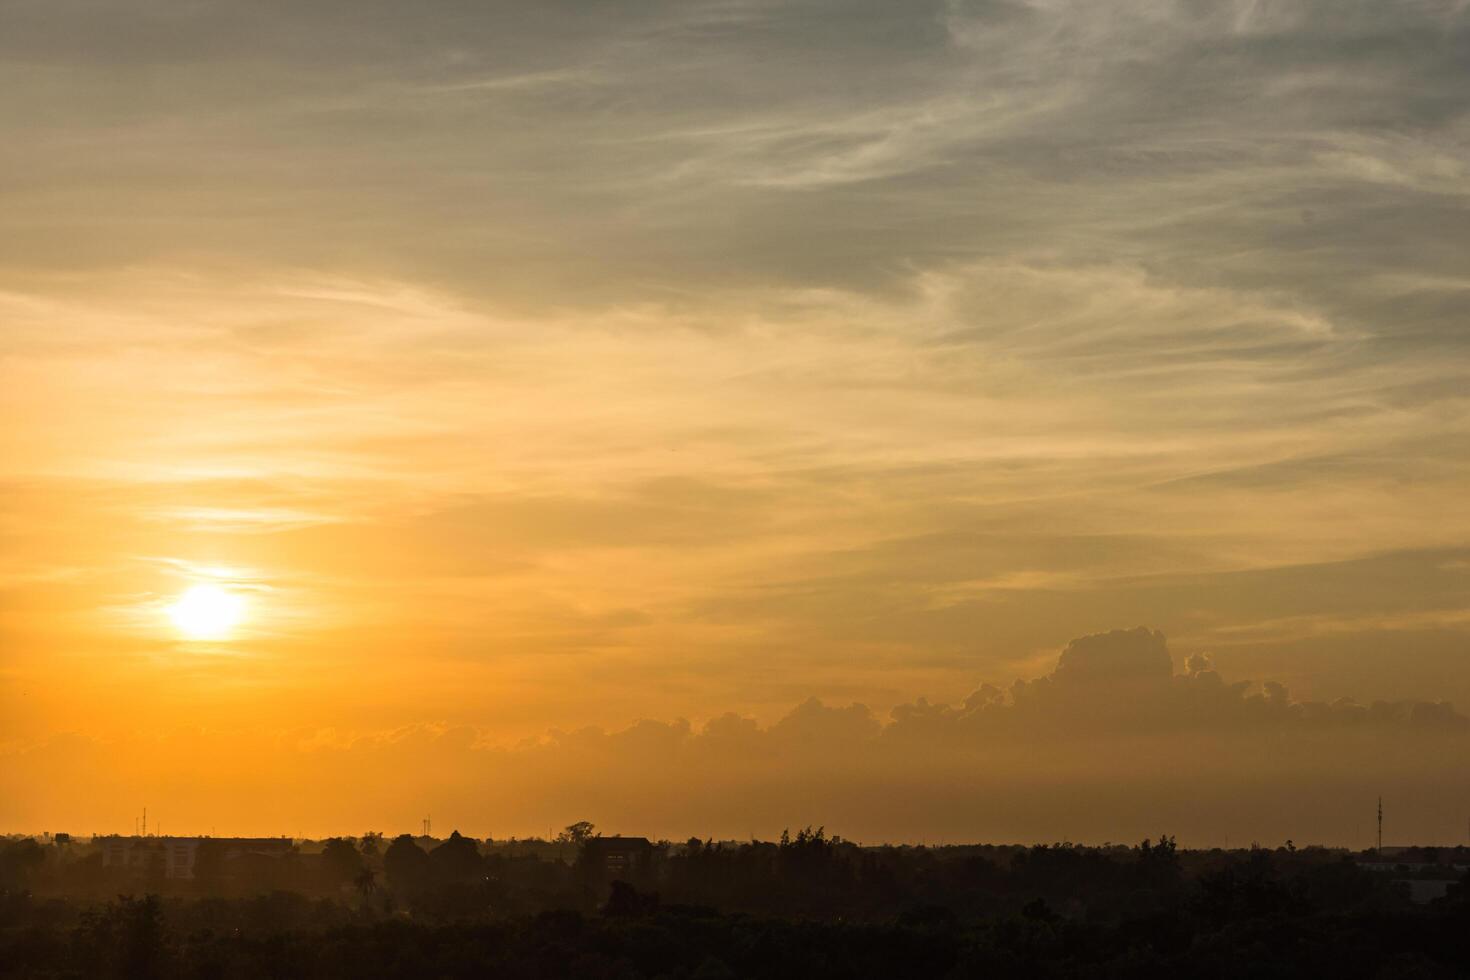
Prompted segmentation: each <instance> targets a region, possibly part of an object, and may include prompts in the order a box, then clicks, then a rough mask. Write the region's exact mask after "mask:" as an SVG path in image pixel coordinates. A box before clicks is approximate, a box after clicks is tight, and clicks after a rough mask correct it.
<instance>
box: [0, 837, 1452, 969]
mask: <svg viewBox="0 0 1470 980" xmlns="http://www.w3.org/2000/svg"><path fill="white" fill-rule="evenodd" d="M568 831H569V832H568V834H567V835H564V836H563V839H562V840H560V841H531V842H478V841H473V840H471V839H469V838H464V837H460V836H458V835H454V836H452V837H451V838H449V839H448V840H443V841H429V840H427V839H424V838H417V839H416V838H411V837H408V836H404V837H401V838H399V839H397V840H395V841H392V842H385V841H383V840H382V839H381V838H377V837H375V836H374V835H368V836H365V837H364V838H362V839H359V840H349V839H342V840H336V841H327V842H324V843H320V844H316V843H303V844H294V845H291V846H290V847H289V848H287V849H285V850H284V851H283V853H282V854H280V855H279V856H277V857H275V858H272V859H270V860H256V859H252V858H250V857H249V856H248V855H239V854H237V855H235V856H234V857H232V858H226V857H225V856H224V855H225V852H224V851H223V849H217V851H218V852H217V853H216V854H215V855H214V857H213V858H210V857H209V856H208V855H207V854H201V856H200V858H199V863H198V864H196V865H195V867H194V870H196V871H198V872H199V873H198V874H197V875H194V876H193V877H190V878H187V879H180V878H178V877H174V878H169V877H161V876H160V870H159V866H158V865H157V864H156V863H154V864H136V863H135V864H132V865H129V866H124V867H116V866H107V865H105V864H104V863H103V860H102V857H101V855H100V853H98V852H99V847H98V845H96V844H82V843H76V844H42V843H39V842H36V841H33V840H11V841H5V842H0V975H3V976H6V977H68V978H70V977H87V978H91V977H127V978H134V977H137V978H151V977H158V978H165V977H166V978H175V977H177V978H194V977H198V978H213V977H219V978H235V977H368V978H371V977H507V978H539V977H578V978H600V977H619V978H621V977H628V978H634V977H667V978H680V977H687V978H715V977H793V978H795V977H801V978H807V977H1011V976H1015V977H1110V976H1117V977H1125V976H1126V977H1148V976H1158V977H1166V976H1167V977H1220V978H1227V977H1228V978H1237V977H1295V976H1312V977H1316V976H1322V977H1364V978H1398V977H1456V976H1466V975H1470V887H1467V886H1466V885H1463V884H1455V885H1450V886H1448V887H1445V886H1444V885H1443V884H1442V882H1444V881H1445V880H1447V879H1449V878H1450V877H1451V876H1460V877H1463V869H1464V866H1465V865H1466V864H1467V863H1470V854H1467V853H1464V852H1462V851H1460V850H1458V849H1456V850H1443V851H1433V850H1429V849H1426V850H1423V851H1419V852H1405V853H1398V854H1395V855H1392V856H1387V855H1385V856H1378V855H1375V854H1373V853H1372V852H1369V853H1366V854H1353V853H1349V852H1346V851H1334V850H1326V849H1321V848H1303V849H1296V848H1294V847H1291V846H1286V847H1281V848H1276V849H1263V848H1252V849H1250V850H1237V851H1228V852H1227V851H1219V850H1215V851H1182V850H1179V849H1177V848H1176V847H1175V846H1174V843H1173V841H1172V840H1170V839H1168V838H1164V839H1161V840H1159V841H1157V842H1154V841H1146V842H1144V843H1143V844H1142V845H1140V846H1137V847H1103V848H1087V847H1078V846H1072V845H1067V844H1061V845H1052V846H1039V847H996V846H973V847H943V848H923V847H881V848H872V847H858V846H856V845H854V844H851V843H848V842H845V841H842V840H840V839H837V838H829V837H827V836H826V835H825V834H823V833H821V832H820V831H816V832H802V833H799V834H797V835H795V836H794V837H783V839H782V840H781V841H780V842H779V843H756V842H751V843H742V844H729V843H726V844H719V843H709V842H701V841H698V840H691V841H689V842H687V843H685V844H678V845H669V844H658V845H649V844H647V842H643V841H641V839H638V840H632V841H628V840H625V839H614V838H597V837H594V836H591V828H590V827H588V826H586V825H577V826H574V827H572V828H568ZM1416 880H1417V881H1418V882H1419V883H1420V884H1421V885H1422V884H1433V883H1435V882H1440V883H1441V884H1439V885H1438V886H1437V887H1434V888H1429V889H1425V888H1417V889H1415V885H1414V882H1415V881H1416ZM1428 892H1440V893H1442V894H1437V895H1433V896H1432V897H1426V893H1428ZM1416 899H1417V900H1416Z"/></svg>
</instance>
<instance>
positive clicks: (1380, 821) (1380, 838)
mask: <svg viewBox="0 0 1470 980" xmlns="http://www.w3.org/2000/svg"><path fill="white" fill-rule="evenodd" d="M1378 850H1380V851H1382V850H1383V797H1381V796H1380V797H1379V798H1378Z"/></svg>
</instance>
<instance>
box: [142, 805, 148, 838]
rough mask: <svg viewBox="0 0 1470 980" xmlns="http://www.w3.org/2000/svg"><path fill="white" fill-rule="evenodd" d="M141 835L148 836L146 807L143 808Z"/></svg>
mask: <svg viewBox="0 0 1470 980" xmlns="http://www.w3.org/2000/svg"><path fill="white" fill-rule="evenodd" d="M143 836H144V837H147V836H148V808H147V807H146V806H145V807H144V808H143Z"/></svg>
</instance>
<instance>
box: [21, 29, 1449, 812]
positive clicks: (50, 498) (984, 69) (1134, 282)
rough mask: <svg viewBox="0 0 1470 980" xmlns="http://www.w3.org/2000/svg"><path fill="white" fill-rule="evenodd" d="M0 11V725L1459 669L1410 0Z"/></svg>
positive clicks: (1440, 45)
mask: <svg viewBox="0 0 1470 980" xmlns="http://www.w3.org/2000/svg"><path fill="white" fill-rule="evenodd" d="M0 23H3V24H4V25H5V28H4V30H3V31H0V173H3V174H4V175H5V178H4V179H3V180H0V382H3V383H0V418H3V419H4V420H5V424H4V425H3V426H0V742H5V743H14V744H32V743H34V742H36V741H37V740H40V741H45V740H47V739H51V738H55V737H57V736H58V735H59V733H62V732H77V733H79V735H80V736H81V737H84V738H87V739H96V740H99V741H97V743H96V744H98V745H106V744H112V743H111V742H109V740H127V739H131V738H134V737H135V733H137V732H139V731H149V730H159V729H160V728H169V729H171V730H172V729H175V728H192V727H199V726H203V727H206V728H211V727H218V728H220V729H221V730H232V731H240V730H246V729H249V728H250V727H251V726H258V727H259V728H260V730H262V731H279V730H285V729H288V728H295V727H299V725H300V723H301V721H302V720H303V719H305V720H309V722H310V725H311V726H312V727H313V728H322V729H336V730H341V731H381V730H392V729H397V728H403V727H407V728H411V727H413V726H422V725H431V724H440V723H443V724H448V725H450V726H452V727H454V728H455V729H456V730H457V729H459V728H465V729H467V730H473V731H476V732H483V733H487V737H491V738H492V739H494V740H502V739H514V738H518V737H523V736H531V735H534V734H536V733H540V732H543V731H545V730H546V729H547V728H549V727H553V726H555V727H560V728H563V729H566V730H574V729H580V728H581V727H583V726H585V725H601V726H603V727H605V728H613V727H616V726H618V725H622V724H626V721H627V719H629V718H635V717H648V718H668V717H673V716H675V715H677V714H681V713H687V714H690V715H691V716H693V717H714V716H717V715H718V714H719V713H721V712H723V711H726V710H734V711H736V712H737V714H738V715H739V716H740V717H743V718H750V717H753V718H756V719H758V720H759V721H760V722H761V723H762V724H765V725H767V726H771V725H779V724H784V722H780V721H778V719H781V718H783V717H787V716H786V714H785V713H786V712H787V711H788V709H789V706H790V705H792V704H795V703H801V702H804V701H805V700H806V699H807V698H809V697H812V696H817V697H820V698H822V699H823V700H824V701H825V702H828V703H835V702H842V703H846V702H849V701H858V702H862V703H866V704H870V705H874V706H876V707H877V708H878V709H879V710H880V711H882V710H886V709H887V708H890V707H892V706H895V705H899V706H904V708H903V710H904V711H906V712H908V713H907V714H906V715H905V716H904V718H902V719H900V718H895V719H894V720H893V721H891V722H890V723H889V725H888V727H886V728H883V729H882V731H883V734H882V735H881V736H878V740H879V742H880V743H883V742H886V741H887V740H889V739H892V738H896V737H897V733H898V732H899V731H902V730H904V729H905V726H906V725H912V726H916V725H920V724H921V723H922V724H924V725H929V726H931V727H933V728H935V729H936V730H946V731H947V730H949V729H951V728H954V729H956V730H959V729H967V726H976V725H980V726H982V727H983V725H988V724H1002V723H1000V722H995V721H993V720H991V721H985V720H984V719H991V718H992V716H994V717H995V718H1000V717H1004V718H1006V719H1009V720H1008V721H1006V722H1004V725H1016V724H1020V721H1019V719H1023V718H1025V717H1029V715H1028V712H1029V711H1036V712H1041V713H1042V714H1045V712H1046V711H1049V710H1052V709H1050V708H1042V707H1027V705H1028V704H1033V705H1050V704H1053V703H1054V702H1055V699H1058V698H1062V697H1063V694H1061V693H1059V692H1061V691H1062V690H1063V689H1065V688H1066V687H1067V686H1068V684H1070V683H1071V682H1070V681H1068V680H1066V678H1067V677H1068V676H1072V674H1071V668H1069V667H1064V668H1063V669H1060V670H1058V672H1057V673H1056V674H1054V675H1052V676H1051V677H1050V679H1049V680H1047V681H1046V682H1044V683H1043V682H1034V683H1029V684H1027V685H1026V686H1025V688H1024V689H1020V690H1018V691H1017V692H1007V693H1006V694H1005V695H1004V698H1005V699H1008V700H1005V707H1004V708H1003V710H1002V709H995V710H994V711H992V709H991V708H986V707H985V706H984V705H981V706H980V707H978V708H977V707H974V706H972V707H970V708H958V707H955V708H950V709H947V710H946V709H941V708H939V707H937V706H936V705H931V704H928V703H927V702H924V703H919V702H916V701H914V698H915V697H916V696H917V695H918V694H920V693H923V692H927V693H928V694H929V695H930V696H932V697H935V698H936V699H937V701H938V702H939V703H946V702H947V703H950V704H959V703H961V701H962V700H963V699H964V698H965V697H966V696H967V695H969V694H970V693H971V691H972V690H973V685H974V683H975V681H976V679H977V678H989V679H991V681H992V682H995V681H997V680H1004V679H1005V678H1009V677H1015V676H1038V675H1040V674H1043V673H1045V672H1046V671H1047V670H1049V669H1050V668H1051V664H1052V659H1053V657H1054V656H1055V651H1057V650H1058V649H1060V648H1061V647H1062V646H1063V645H1064V644H1065V643H1066V642H1067V641H1068V640H1069V639H1070V638H1072V637H1076V636H1081V635H1084V634H1090V633H1093V632H1095V631H1097V630H1099V629H1103V628H1106V627H1108V626H1110V625H1113V624H1116V623H1119V622H1147V623H1151V624H1154V625H1156V626H1157V627H1158V628H1160V629H1162V630H1163V631H1164V632H1166V633H1167V634H1168V635H1169V636H1170V637H1172V638H1174V640H1175V643H1176V645H1177V646H1178V647H1179V649H1182V650H1188V651H1190V652H1196V651H1210V652H1211V653H1212V655H1213V657H1214V663H1215V664H1218V665H1219V673H1220V674H1223V675H1225V676H1231V677H1241V676H1251V677H1274V678H1278V679H1279V680H1280V681H1281V682H1282V683H1283V684H1285V685H1287V686H1288V687H1289V688H1290V689H1291V690H1292V691H1294V692H1298V693H1299V695H1300V697H1301V698H1302V699H1303V700H1302V702H1301V703H1300V704H1298V706H1297V707H1295V708H1292V709H1291V712H1296V713H1297V714H1301V715H1314V713H1317V712H1319V711H1320V712H1322V713H1325V716H1326V717H1330V718H1331V719H1334V722H1333V723H1334V724H1335V723H1336V722H1338V721H1341V722H1343V723H1344V724H1346V723H1347V719H1348V717H1349V716H1351V717H1354V718H1355V717H1357V715H1356V714H1355V712H1357V711H1358V710H1359V709H1356V708H1348V707H1340V708H1333V707H1331V705H1333V704H1334V703H1335V702H1337V701H1338V699H1340V698H1344V697H1348V698H1359V699H1371V698H1383V699H1384V700H1385V701H1386V702H1405V703H1408V704H1414V703H1418V702H1425V703H1428V701H1429V699H1435V698H1441V697H1443V698H1447V699H1449V700H1452V701H1455V702H1457V703H1460V704H1465V703H1470V671H1467V670H1466V667H1465V664H1466V660H1465V654H1466V651H1467V648H1470V509H1467V508H1466V507H1464V506H1463V501H1464V499H1465V496H1466V492H1467V490H1470V411H1467V409H1470V394H1467V393H1470V384H1467V380H1470V379H1467V377H1466V374H1467V372H1466V365H1467V363H1470V357H1467V355H1470V351H1467V348H1466V342H1467V336H1470V335H1467V332H1466V329H1465V327H1466V316H1465V313H1466V310H1467V301H1470V276H1467V273H1466V268H1465V263H1464V256H1465V254H1466V253H1467V249H1470V220H1467V218H1470V163H1467V161H1470V110H1467V108H1466V107H1467V106H1470V74H1467V73H1466V72H1465V71H1464V65H1465V64H1466V63H1467V62H1470V7H1467V5H1466V4H1465V3H1464V2H1463V0H1395V2H1387V3H1385V2H1368V0H1345V2H1344V0H1301V2H1295V3H1270V2H1263V0H1232V2H1225V3H1218V2H1202V0H1162V2H1158V0H1123V2H1118V3H1109V4H1093V3H1085V2H1081V0H932V2H931V0H921V2H913V3H904V4H891V3H878V2H872V0H844V2H839V0H798V2H770V0H703V2H692V3H691V2H684V3H672V2H670V3H663V2H653V3H637V4H633V3H627V2H620V0H613V2H607V3H599V4H587V3H574V2H551V3H535V4H531V3H526V4H483V3H474V2H468V0H428V2H424V3H417V4H402V3H396V2H389V0H354V2H351V3H348V2H345V0H326V2H317V3H312V4H305V5H303V4H299V3H286V2H283V0H263V2H253V3H249V4H239V3H226V2H223V0H204V2H190V3H182V2H176V0H118V2H99V0H0ZM198 581H209V582H218V583H222V584H224V585H226V586H228V587H230V588H233V589H235V590H238V591H240V592H241V593H242V594H245V595H247V596H248V598H249V609H250V615H249V616H247V618H246V619H245V621H244V622H243V623H242V626H241V628H240V630H239V635H238V636H237V637H236V638H235V639H233V640H232V641H231V642H229V643H220V644H216V645H213V646H210V647H208V648H207V649H205V648H203V647H201V646H200V645H199V644H189V643H186V642H181V641H180V640H179V639H178V638H177V637H175V636H174V635H172V633H171V632H170V631H169V630H168V628H167V624H166V619H165V617H163V616H162V614H161V611H162V610H163V609H164V608H166V606H167V605H168V603H170V602H171V601H173V598H174V597H175V596H177V595H178V594H179V593H180V592H182V591H183V590H184V589H185V588H187V587H188V586H189V585H190V584H191V583H194V582H198ZM1079 669H1084V670H1085V668H1079ZM1213 675H1214V672H1213V671H1209V670H1203V669H1202V670H1199V671H1194V672H1190V673H1188V674H1186V675H1182V676H1183V677H1184V679H1179V678H1176V679H1175V680H1172V681H1170V682H1169V683H1168V684H1167V685H1164V687H1166V688H1167V689H1168V690H1169V691H1170V692H1173V693H1171V694H1169V695H1167V696H1164V697H1163V699H1162V700H1161V701H1159V702H1158V705H1159V706H1160V707H1158V710H1159V711H1173V710H1180V711H1184V710H1190V711H1193V710H1196V709H1197V710H1199V711H1202V712H1204V713H1205V714H1206V715H1208V714H1209V712H1213V711H1219V712H1221V713H1222V714H1221V715H1220V717H1222V718H1225V717H1227V716H1228V717H1229V718H1232V719H1233V718H1236V717H1237V715H1239V716H1240V717H1244V716H1246V715H1250V716H1251V717H1254V715H1253V714H1252V713H1253V712H1254V713H1257V714H1261V715H1263V716H1271V715H1272V712H1274V711H1276V710H1277V708H1275V707H1272V706H1271V702H1270V699H1269V698H1265V699H1264V700H1259V701H1257V700H1252V699H1250V698H1246V697H1244V696H1237V695H1235V694H1232V693H1230V692H1231V690H1232V689H1231V688H1230V687H1229V685H1226V684H1224V682H1223V681H1222V682H1220V683H1221V685H1222V686H1221V687H1220V688H1219V689H1218V690H1216V689H1215V688H1214V687H1212V685H1213V684H1214V682H1213V681H1210V680H1208V679H1204V678H1208V677H1210V676H1213ZM1162 689H1163V688H1161V690H1162ZM1210 691H1215V694H1209V692H1210ZM1180 692H1192V693H1190V694H1189V697H1197V698H1198V699H1200V700H1199V701H1198V703H1196V702H1188V704H1189V705H1190V707H1189V708H1188V709H1186V708H1185V707H1184V705H1185V702H1184V701H1181V700H1179V699H1180V698H1184V697H1185V694H1182V693H1180ZM1211 698H1214V699H1215V700H1211ZM987 703H988V702H987ZM1130 703H1131V702H1130ZM1147 704H1153V702H1152V701H1149V702H1147ZM1310 705H1326V706H1328V707H1325V708H1320V709H1319V708H1316V707H1310ZM1278 707H1279V706H1278ZM1130 710H1136V711H1138V712H1141V713H1142V714H1144V715H1146V714H1147V711H1149V710H1154V709H1152V708H1147V707H1146V705H1145V704H1143V703H1140V704H1137V705H1134V706H1133V708H1130ZM1281 710H1283V711H1284V710H1286V709H1284V708H1283V709H1281ZM1361 710H1362V711H1365V712H1367V713H1368V715H1370V716H1371V715H1372V710H1373V709H1372V708H1371V707H1370V708H1363V709H1361ZM1394 710H1395V711H1397V710H1399V709H1394ZM1405 710H1407V711H1408V712H1409V714H1410V715H1413V714H1414V712H1415V711H1416V710H1420V709H1413V708H1408V709H1405ZM1422 711H1428V712H1429V715H1431V716H1433V715H1434V711H1433V710H1431V709H1422ZM798 714H800V712H798ZM791 717H795V716H791ZM1293 717H1295V715H1293ZM1426 717H1427V716H1426ZM1434 717H1437V716H1434ZM870 720H871V719H870ZM1231 723H1232V724H1233V723H1234V722H1231ZM1293 723H1295V722H1293ZM1301 723H1302V724H1307V722H1305V721H1302V722H1301ZM875 724H876V722H875ZM1312 724H1315V722H1313V723H1312ZM1324 724H1325V722H1324ZM1370 727H1371V726H1370ZM770 730H774V728H772V729H770ZM763 731H765V730H764V729H763ZM477 737H478V736H477ZM689 737H690V738H692V739H694V740H695V741H696V742H698V740H699V739H702V738H704V737H705V736H703V735H690V736H689ZM699 744H703V743H699ZM89 751H98V752H103V756H104V757H106V758H111V757H110V756H107V755H106V750H103V749H95V750H89ZM1105 761H1106V760H1105ZM1107 764H1108V765H1112V764H1114V763H1113V762H1107ZM814 819H825V817H824V816H815V817H814ZM1158 829H1159V828H1153V829H1152V832H1154V833H1157V831H1158Z"/></svg>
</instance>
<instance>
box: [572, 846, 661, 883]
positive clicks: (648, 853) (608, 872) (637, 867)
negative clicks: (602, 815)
mask: <svg viewBox="0 0 1470 980" xmlns="http://www.w3.org/2000/svg"><path fill="white" fill-rule="evenodd" d="M582 861H583V862H584V863H585V865H586V866H587V868H588V869H589V870H595V871H598V872H601V873H602V874H603V875H605V876H606V877H607V878H609V879H630V878H636V877H640V876H642V875H643V874H644V873H645V872H646V871H648V869H649V867H650V866H651V865H652V864H653V844H652V843H650V842H649V840H648V838H647V837H593V838H591V839H590V840H588V841H587V842H586V843H584V844H583V845H582Z"/></svg>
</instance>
